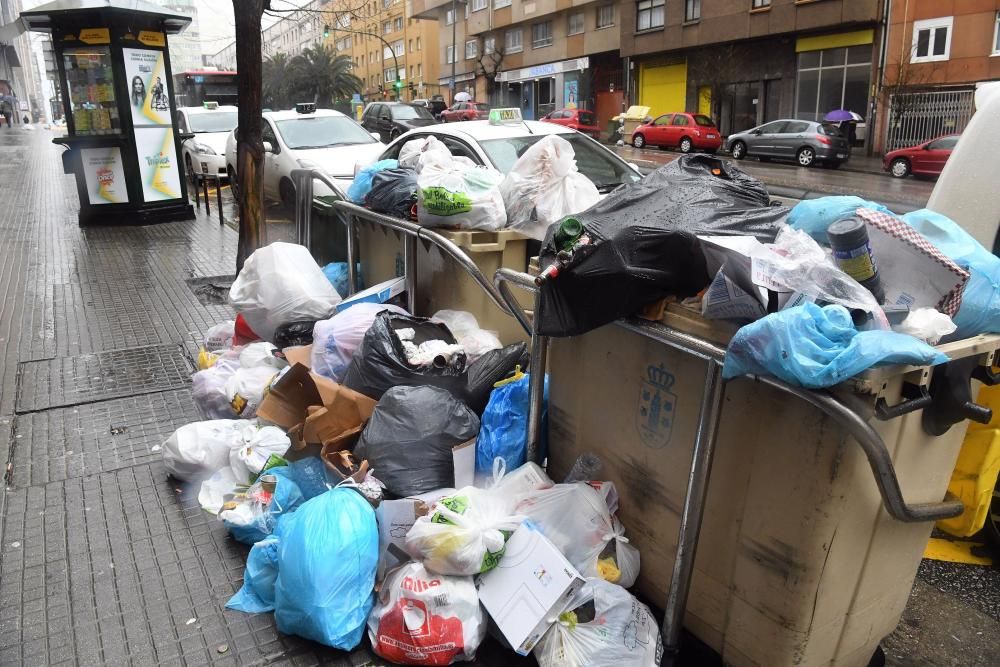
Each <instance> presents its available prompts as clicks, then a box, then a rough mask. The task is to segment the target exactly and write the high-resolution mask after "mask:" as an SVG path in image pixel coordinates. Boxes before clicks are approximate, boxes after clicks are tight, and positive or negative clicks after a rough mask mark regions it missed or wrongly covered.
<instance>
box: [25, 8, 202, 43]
mask: <svg viewBox="0 0 1000 667" xmlns="http://www.w3.org/2000/svg"><path fill="white" fill-rule="evenodd" d="M102 10H111V11H115V12H122V13H129V14H147V15H149V16H153V17H155V18H157V19H159V20H161V21H162V22H163V30H164V31H165V32H166V33H167V34H168V35H176V34H177V33H179V32H182V31H183V30H185V29H186V28H187V27H188V25H189V24H190V23H191V17H190V16H185V15H184V14H178V13H177V12H172V11H169V10H166V9H164V8H163V7H159V6H157V5H154V4H152V3H149V2H143V0H55V2H50V3H48V4H46V5H42V6H41V7H35V8H34V9H29V10H27V11H23V12H21V23H23V24H24V27H25V28H26V29H28V30H34V31H36V32H50V31H51V30H52V18H53V16H58V15H60V14H67V13H71V12H87V11H102Z"/></svg>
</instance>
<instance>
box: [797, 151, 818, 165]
mask: <svg viewBox="0 0 1000 667" xmlns="http://www.w3.org/2000/svg"><path fill="white" fill-rule="evenodd" d="M795 159H796V160H798V163H799V166H801V167H811V166H812V163H813V162H815V161H816V151H814V150H813V149H812V148H810V147H809V146H803V147H802V148H800V149H799V152H798V153H796V154H795Z"/></svg>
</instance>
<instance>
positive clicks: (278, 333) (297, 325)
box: [274, 320, 316, 350]
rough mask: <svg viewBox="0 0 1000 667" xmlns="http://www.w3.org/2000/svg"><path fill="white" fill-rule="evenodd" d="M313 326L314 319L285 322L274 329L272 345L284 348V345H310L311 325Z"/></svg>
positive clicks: (311, 339) (314, 323)
mask: <svg viewBox="0 0 1000 667" xmlns="http://www.w3.org/2000/svg"><path fill="white" fill-rule="evenodd" d="M315 326H316V321H315V320H299V321H298V322H285V323H284V324H282V325H281V326H279V327H278V328H277V329H275V330H274V346H275V347H277V348H278V349H280V350H284V349H285V348H286V347H297V346H299V345H312V342H313V327H315Z"/></svg>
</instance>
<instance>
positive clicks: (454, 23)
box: [449, 0, 492, 104]
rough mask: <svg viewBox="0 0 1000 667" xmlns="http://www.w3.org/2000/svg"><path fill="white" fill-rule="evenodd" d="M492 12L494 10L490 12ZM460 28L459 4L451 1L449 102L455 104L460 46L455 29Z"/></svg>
mask: <svg viewBox="0 0 1000 667" xmlns="http://www.w3.org/2000/svg"><path fill="white" fill-rule="evenodd" d="M490 11H492V10H490ZM457 27H458V3H457V2H456V0H451V99H450V100H449V102H451V103H452V104H454V103H455V89H456V88H457V87H458V85H457V83H456V81H455V63H457V62H458V46H457V45H456V44H455V39H456V37H455V29H456V28H457Z"/></svg>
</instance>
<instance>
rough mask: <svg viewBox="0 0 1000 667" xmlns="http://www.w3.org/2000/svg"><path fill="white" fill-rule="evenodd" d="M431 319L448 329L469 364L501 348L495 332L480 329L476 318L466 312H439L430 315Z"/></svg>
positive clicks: (501, 345) (501, 344)
mask: <svg viewBox="0 0 1000 667" xmlns="http://www.w3.org/2000/svg"><path fill="white" fill-rule="evenodd" d="M431 319H432V320H434V321H436V322H441V323H442V324H444V325H445V326H447V327H448V329H449V330H450V331H451V333H452V335H453V336H455V340H457V341H458V344H459V345H461V346H462V348H463V349H464V350H465V354H466V356H467V357H468V359H469V363H470V364H471V363H472V362H474V361H475V360H476V359H478V358H479V357H481V356H483V355H484V354H486V353H487V352H489V351H490V350H499V349H500V348H502V347H503V343H501V342H500V338H499V337H497V334H496V332H495V331H487V330H486V329H480V328H479V321H478V320H476V316H475V315H473V314H472V313H470V312H468V311H464V310H439V311H437V312H436V313H434V314H433V315H431Z"/></svg>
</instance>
